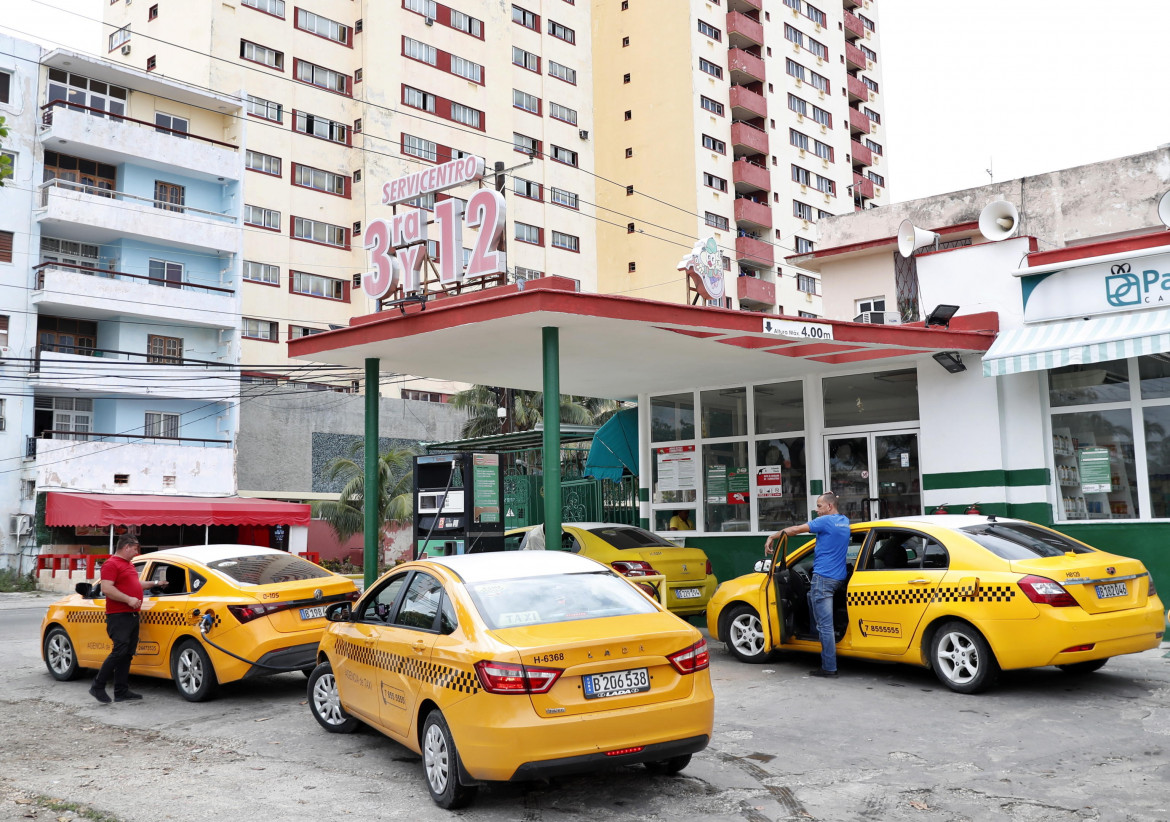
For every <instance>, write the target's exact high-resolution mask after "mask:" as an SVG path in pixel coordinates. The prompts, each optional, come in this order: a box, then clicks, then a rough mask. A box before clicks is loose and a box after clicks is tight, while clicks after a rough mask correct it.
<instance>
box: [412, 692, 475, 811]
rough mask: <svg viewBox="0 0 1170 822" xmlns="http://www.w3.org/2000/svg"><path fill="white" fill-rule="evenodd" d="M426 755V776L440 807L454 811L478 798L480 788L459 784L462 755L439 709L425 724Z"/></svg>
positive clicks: (424, 742) (428, 785)
mask: <svg viewBox="0 0 1170 822" xmlns="http://www.w3.org/2000/svg"><path fill="white" fill-rule="evenodd" d="M422 755H423V776H424V778H425V779H426V783H427V790H428V791H430V792H431V799H433V800H434V801H435V804H436V805H438V806H439V807H440V808H443V809H444V810H454V809H455V808H462V807H463V806H464V805H466V804H467V803H469V802H470V801H471V800H472V799H474V798H475V794H476V791H477V790H478V789H477V787H476V786H474V785H463V784H460V782H459V771H460V770H461V769H460V765H459V752H458V751H457V750H456V749H455V740H454V739H453V738H452V737H451V729H450V728H448V727H447V720H446V719H445V718H444V717H443V712H442V711H439V710H437V709H436V710H434V711H431V712H430V713H429V714H427V719H426V722H425V723H423V732H422Z"/></svg>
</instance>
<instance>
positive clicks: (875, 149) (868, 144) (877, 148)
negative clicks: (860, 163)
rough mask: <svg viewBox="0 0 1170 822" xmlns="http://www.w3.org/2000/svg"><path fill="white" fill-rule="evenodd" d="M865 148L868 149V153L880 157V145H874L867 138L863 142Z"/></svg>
mask: <svg viewBox="0 0 1170 822" xmlns="http://www.w3.org/2000/svg"><path fill="white" fill-rule="evenodd" d="M865 147H866V148H868V149H869V150H870V151H872V152H873V153H874V154H877V155H880V154H881V153H882V144H881V143H875V142H874V141H873V140H870V139H868V138H867V139H866V141H865Z"/></svg>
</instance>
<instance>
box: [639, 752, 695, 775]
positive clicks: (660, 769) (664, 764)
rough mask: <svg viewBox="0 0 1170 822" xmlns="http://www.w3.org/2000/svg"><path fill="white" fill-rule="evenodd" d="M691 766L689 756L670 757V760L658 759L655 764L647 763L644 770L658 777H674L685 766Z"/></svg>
mask: <svg viewBox="0 0 1170 822" xmlns="http://www.w3.org/2000/svg"><path fill="white" fill-rule="evenodd" d="M690 764H691V755H690V754H683V755H681V756H672V757H671V758H670V759H659V760H658V761H657V762H647V763H646V770H648V771H650V773H652V774H656V775H658V776H674V775H675V774H676V773H678V772H679V771H681V770H682V769H683V768H685V767H686V766H687V765H690Z"/></svg>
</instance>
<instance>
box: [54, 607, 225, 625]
mask: <svg viewBox="0 0 1170 822" xmlns="http://www.w3.org/2000/svg"><path fill="white" fill-rule="evenodd" d="M65 621H66V622H74V623H79V624H89V623H100V624H102V625H105V624H106V612H105V611H67V612H66V614H65ZM138 623H139V624H140V625H191V624H192V623H191V621H190V620H188V619H187V614H186V613H185V612H183V611H153V610H152V611H139V612H138ZM212 627H216V628H218V627H219V614H216V615H215V621H214V622H213V623H212Z"/></svg>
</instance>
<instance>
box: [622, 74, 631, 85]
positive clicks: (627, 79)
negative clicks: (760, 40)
mask: <svg viewBox="0 0 1170 822" xmlns="http://www.w3.org/2000/svg"><path fill="white" fill-rule="evenodd" d="M622 83H623V84H625V85H629V83H630V75H629V74H623V75H622Z"/></svg>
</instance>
